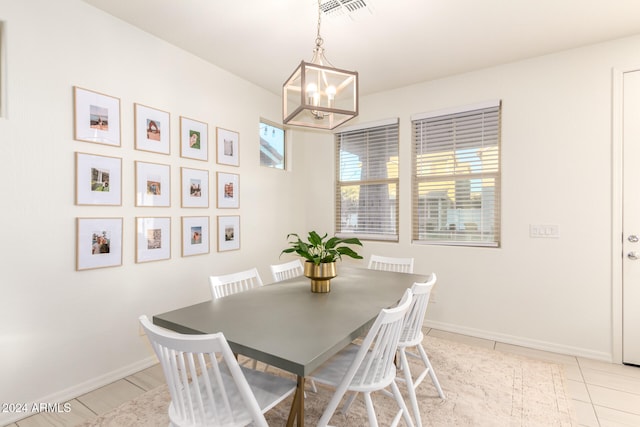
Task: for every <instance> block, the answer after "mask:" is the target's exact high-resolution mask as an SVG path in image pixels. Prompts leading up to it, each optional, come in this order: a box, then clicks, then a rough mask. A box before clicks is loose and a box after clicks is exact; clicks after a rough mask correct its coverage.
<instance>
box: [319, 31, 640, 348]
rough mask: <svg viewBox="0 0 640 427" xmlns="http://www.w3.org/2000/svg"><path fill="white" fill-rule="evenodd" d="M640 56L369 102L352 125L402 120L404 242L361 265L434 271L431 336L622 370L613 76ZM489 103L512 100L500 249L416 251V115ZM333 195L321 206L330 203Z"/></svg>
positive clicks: (599, 52)
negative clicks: (398, 264) (545, 227)
mask: <svg viewBox="0 0 640 427" xmlns="http://www.w3.org/2000/svg"><path fill="white" fill-rule="evenodd" d="M639 50H640V38H638V37H635V38H627V39H622V40H617V41H612V42H609V43H604V44H599V45H593V46H588V47H584V48H580V49H575V50H571V51H566V52H561V53H557V54H554V55H548V56H543V57H538V58H534V59H530V60H526V61H521V62H517V63H512V64H506V65H502V66H497V67H494V68H490V69H485V70H481V71H477V72H472V73H467V74H463V75H457V76H452V77H449V78H445V79H440V80H437V81H431V82H425V83H422V84H417V85H413V86H409V87H404V88H400V89H397V90H393V91H388V92H384V93H379V94H375V95H371V96H367V97H363V98H362V99H361V113H360V116H359V117H358V118H357V121H352V122H350V124H355V123H357V122H360V123H366V122H369V121H375V120H379V119H384V118H390V117H399V118H400V181H401V182H400V242H399V244H393V243H373V242H367V243H366V244H365V248H364V254H365V255H366V256H368V255H369V254H371V253H379V254H393V255H396V256H414V257H416V271H417V272H424V273H427V272H430V271H435V272H437V274H438V277H439V281H438V285H437V287H436V290H435V292H434V300H435V301H434V304H432V305H431V306H430V310H429V312H428V313H427V323H428V324H429V325H430V326H433V327H438V328H441V329H445V330H449V331H454V332H462V333H467V334H471V335H475V336H479V337H486V338H491V339H497V340H500V341H502V342H509V343H514V344H523V345H527V346H531V347H535V348H540V349H546V350H551V351H557V352H562V353H568V354H575V355H582V356H587V357H593V358H599V359H603V360H615V357H614V355H615V353H616V351H618V352H619V349H617V350H616V349H613V348H612V340H613V339H614V336H613V335H612V333H613V332H612V329H614V328H613V326H612V316H613V315H614V314H617V313H616V312H615V310H614V311H612V292H613V291H614V290H615V289H614V287H615V286H620V284H619V283H612V279H611V275H612V261H611V256H612V254H611V250H612V249H611V247H612V239H613V237H612V234H611V229H612V214H611V210H612V178H611V177H612V173H613V172H614V171H612V154H611V152H612V138H611V130H612V129H611V128H612V123H611V116H612V69H613V67H629V66H633V65H635V66H638V65H640V57H638V55H637V52H638V51H639ZM491 99H501V100H502V101H503V115H502V185H503V191H502V203H503V204H502V217H503V223H502V242H501V243H502V247H501V248H499V249H490V248H466V247H442V246H420V245H414V244H412V243H411V214H410V210H411V197H410V194H411V128H410V117H411V115H412V114H414V113H421V112H427V111H434V110H439V109H443V108H448V107H456V106H463V105H469V104H474V103H477V102H481V101H486V100H491ZM331 161H332V159H331ZM331 161H327V164H326V168H327V169H329V168H331V167H333V164H332V163H331ZM329 184H330V183H327V185H326V186H325V187H324V197H317V200H325V199H326V200H329V198H330V197H333V191H334V190H333V187H332V186H331V185H329ZM314 209H315V211H316V212H315V216H316V217H317V218H320V217H326V218H332V217H331V212H330V206H324V205H322V204H320V203H318V204H317V206H315V207H314ZM530 224H557V225H559V226H560V238H558V239H541V238H530V237H529V225H530ZM614 304H615V302H614ZM618 323H619V320H618Z"/></svg>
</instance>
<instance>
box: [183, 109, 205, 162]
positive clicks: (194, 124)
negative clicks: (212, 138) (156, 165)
mask: <svg viewBox="0 0 640 427" xmlns="http://www.w3.org/2000/svg"><path fill="white" fill-rule="evenodd" d="M208 129H209V125H207V124H206V123H203V122H199V121H197V120H192V119H188V118H186V117H180V156H182V157H186V158H189V159H196V160H204V161H205V162H206V161H207V160H208V159H209V131H208Z"/></svg>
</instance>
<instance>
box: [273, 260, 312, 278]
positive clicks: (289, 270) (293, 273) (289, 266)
mask: <svg viewBox="0 0 640 427" xmlns="http://www.w3.org/2000/svg"><path fill="white" fill-rule="evenodd" d="M303 272H304V269H303V268H302V263H301V262H300V260H299V259H294V260H293V261H289V262H285V263H283V264H272V265H271V274H272V275H273V281H274V282H282V281H283V280H287V279H292V278H294V277H298V276H302V273H303Z"/></svg>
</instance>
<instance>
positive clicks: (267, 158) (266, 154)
mask: <svg viewBox="0 0 640 427" xmlns="http://www.w3.org/2000/svg"><path fill="white" fill-rule="evenodd" d="M259 132H260V166H266V167H268V168H273V169H281V170H284V169H285V167H286V163H285V159H286V156H285V147H286V144H285V142H286V141H285V131H284V128H283V127H282V126H280V125H277V124H275V123H272V122H270V121H268V120H264V119H260V131H259Z"/></svg>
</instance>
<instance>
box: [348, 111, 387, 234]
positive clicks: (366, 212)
mask: <svg viewBox="0 0 640 427" xmlns="http://www.w3.org/2000/svg"><path fill="white" fill-rule="evenodd" d="M336 146H337V147H336V172H337V179H336V182H337V188H336V233H337V234H338V235H342V236H345V235H348V236H352V237H358V238H361V239H368V240H394V241H397V240H398V120H397V119H395V120H392V121H390V122H386V123H385V124H382V125H377V126H372V127H368V128H367V127H362V126H358V127H357V128H354V129H351V130H345V131H342V132H339V133H336Z"/></svg>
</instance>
